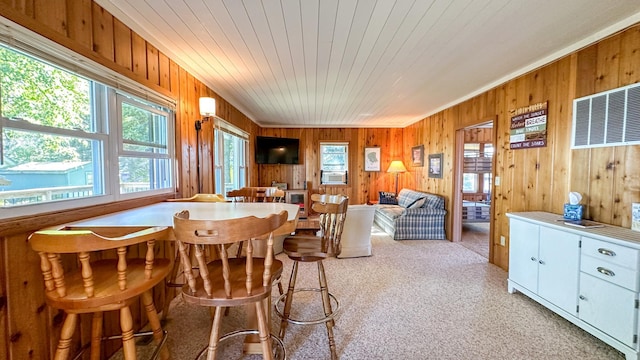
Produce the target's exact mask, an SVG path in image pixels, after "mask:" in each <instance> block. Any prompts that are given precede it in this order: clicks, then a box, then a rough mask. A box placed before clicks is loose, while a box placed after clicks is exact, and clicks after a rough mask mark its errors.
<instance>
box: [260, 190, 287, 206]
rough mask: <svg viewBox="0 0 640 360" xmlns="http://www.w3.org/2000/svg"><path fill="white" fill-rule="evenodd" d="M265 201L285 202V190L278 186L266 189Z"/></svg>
mask: <svg viewBox="0 0 640 360" xmlns="http://www.w3.org/2000/svg"><path fill="white" fill-rule="evenodd" d="M264 196H265V199H264V201H265V202H284V201H285V192H284V190H281V189H278V188H273V187H270V188H267V190H266V191H265V195H264Z"/></svg>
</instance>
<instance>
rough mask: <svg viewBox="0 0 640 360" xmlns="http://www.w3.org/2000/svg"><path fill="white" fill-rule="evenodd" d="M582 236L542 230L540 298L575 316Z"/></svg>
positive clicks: (539, 275)
mask: <svg viewBox="0 0 640 360" xmlns="http://www.w3.org/2000/svg"><path fill="white" fill-rule="evenodd" d="M579 244H580V236H579V235H576V234H571V233H567V232H565V231H561V230H556V229H550V228H547V227H544V226H541V227H540V245H539V246H540V248H539V250H538V264H539V265H540V266H539V267H538V295H540V296H541V297H543V298H545V299H547V300H548V301H549V302H551V303H553V304H554V305H556V306H558V307H559V308H561V309H562V310H564V311H567V312H569V313H570V314H573V315H576V306H577V305H578V275H579V273H580V270H579V269H580V265H579V260H580V247H579Z"/></svg>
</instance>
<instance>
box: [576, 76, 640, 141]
mask: <svg viewBox="0 0 640 360" xmlns="http://www.w3.org/2000/svg"><path fill="white" fill-rule="evenodd" d="M571 144H572V146H571V147H572V148H573V149H580V148H591V147H600V146H620V145H633V144H640V84H633V85H629V86H626V87H623V88H619V89H615V90H611V91H607V92H602V93H598V94H594V95H590V96H586V97H583V98H579V99H576V100H574V101H573V133H572V141H571Z"/></svg>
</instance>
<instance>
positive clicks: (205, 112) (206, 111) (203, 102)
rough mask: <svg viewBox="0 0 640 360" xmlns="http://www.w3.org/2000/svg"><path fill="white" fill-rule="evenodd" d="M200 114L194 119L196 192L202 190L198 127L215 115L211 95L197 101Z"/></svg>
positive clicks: (214, 102) (214, 104)
mask: <svg viewBox="0 0 640 360" xmlns="http://www.w3.org/2000/svg"><path fill="white" fill-rule="evenodd" d="M198 105H199V107H200V115H202V117H203V119H202V120H200V119H198V120H196V124H195V125H196V177H197V181H198V193H201V192H202V180H201V179H200V129H202V123H203V122H205V121H207V120H209V117H212V116H216V99H214V98H212V97H201V98H200V101H199V104H198Z"/></svg>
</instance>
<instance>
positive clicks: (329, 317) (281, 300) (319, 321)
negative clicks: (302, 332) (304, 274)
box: [274, 288, 340, 325]
mask: <svg viewBox="0 0 640 360" xmlns="http://www.w3.org/2000/svg"><path fill="white" fill-rule="evenodd" d="M305 291H313V292H321V291H322V290H321V289H318V288H303V289H295V290H293V293H294V294H295V293H297V292H305ZM286 297H287V293H284V294H282V295H280V297H278V300H277V301H276V303H275V306H274V307H275V311H276V315H278V316H279V317H280V318H281V319H284V314H283V313H282V310H280V308H279V307H278V304H283V303H284V300H285V299H286ZM329 301H331V302H332V304H331V314H329V315H327V316H325V317H322V318H318V319H315V320H299V319H293V318H291V316H289V317H288V318H286V319H285V320H286V321H287V322H289V323H291V324H296V325H317V324H323V323H326V322H329V321H331V320H333V318H334V317H335V316H336V314H337V313H338V311H339V310H340V302H338V299H336V297H335V296H333V294H331V293H329ZM292 305H293V304H292Z"/></svg>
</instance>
